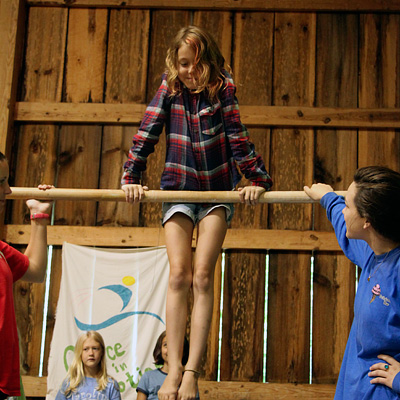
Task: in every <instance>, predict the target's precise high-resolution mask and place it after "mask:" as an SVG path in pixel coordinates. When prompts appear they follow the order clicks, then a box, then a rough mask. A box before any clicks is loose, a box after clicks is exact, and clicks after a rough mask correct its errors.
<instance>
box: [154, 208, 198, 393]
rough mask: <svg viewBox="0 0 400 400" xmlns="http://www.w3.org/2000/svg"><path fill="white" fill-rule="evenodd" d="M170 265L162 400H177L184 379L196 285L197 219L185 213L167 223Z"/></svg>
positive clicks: (176, 215)
mask: <svg viewBox="0 0 400 400" xmlns="http://www.w3.org/2000/svg"><path fill="white" fill-rule="evenodd" d="M164 228H165V242H166V245H167V254H168V260H169V264H170V274H169V282H168V292H167V310H166V320H167V346H168V368H169V369H168V375H167V377H166V378H165V381H164V383H163V385H162V386H161V388H160V390H159V392H158V398H159V399H160V400H175V399H176V398H177V393H178V387H179V385H180V384H181V381H182V369H183V368H182V353H183V341H184V336H185V331H186V321H187V296H188V293H189V289H190V286H191V284H192V279H193V276H192V235H193V222H192V220H191V219H190V218H189V217H187V216H186V215H184V214H182V213H176V214H174V215H173V216H172V217H171V218H170V219H169V220H168V221H167V222H166V223H165V225H164Z"/></svg>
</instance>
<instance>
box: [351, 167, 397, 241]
mask: <svg viewBox="0 0 400 400" xmlns="http://www.w3.org/2000/svg"><path fill="white" fill-rule="evenodd" d="M354 182H355V184H356V187H357V191H356V194H355V197H354V203H355V205H356V208H357V211H358V213H359V214H360V216H361V217H363V218H366V219H367V220H368V222H369V223H370V224H371V226H372V227H373V228H374V229H375V231H376V232H378V233H379V234H380V235H382V236H383V237H384V238H386V239H389V240H392V241H393V242H396V243H400V228H399V227H400V173H398V172H396V171H393V170H391V169H389V168H386V167H376V166H372V167H364V168H360V169H358V170H357V171H356V173H355V175H354Z"/></svg>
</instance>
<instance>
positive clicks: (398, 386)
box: [392, 372, 400, 393]
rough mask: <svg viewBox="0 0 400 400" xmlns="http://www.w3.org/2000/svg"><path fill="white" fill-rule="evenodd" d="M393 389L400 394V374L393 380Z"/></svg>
mask: <svg viewBox="0 0 400 400" xmlns="http://www.w3.org/2000/svg"><path fill="white" fill-rule="evenodd" d="M392 389H393V390H394V391H395V392H396V393H400V372H398V373H397V375H396V376H395V377H394V379H393V383H392Z"/></svg>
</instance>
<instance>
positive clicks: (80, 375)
mask: <svg viewBox="0 0 400 400" xmlns="http://www.w3.org/2000/svg"><path fill="white" fill-rule="evenodd" d="M90 338H91V339H93V340H95V341H96V342H97V343H98V344H99V345H100V347H101V349H102V355H101V359H100V364H99V372H98V375H97V378H96V380H97V388H96V390H98V391H102V390H104V389H105V388H106V387H107V384H108V381H109V377H108V375H107V366H106V353H105V346H104V340H103V337H102V336H101V335H100V333H98V332H96V331H87V332H85V333H83V334H82V335H80V336H79V337H78V340H77V341H76V344H75V352H74V359H73V361H72V363H71V365H70V367H69V369H68V375H67V379H68V387H67V389H66V391H65V395H66V396H67V397H68V396H69V395H71V394H72V392H76V390H77V388H78V386H79V385H80V384H81V383H82V381H83V380H84V379H85V371H84V369H83V362H82V351H83V343H84V342H85V340H86V339H90Z"/></svg>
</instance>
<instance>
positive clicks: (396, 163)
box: [358, 14, 400, 171]
mask: <svg viewBox="0 0 400 400" xmlns="http://www.w3.org/2000/svg"><path fill="white" fill-rule="evenodd" d="M399 48H400V15H399V14H362V15H360V85H359V96H360V100H359V106H360V107H399V106H400V79H399V76H400V54H399V53H400V51H399ZM358 152H359V167H365V166H367V165H384V166H387V167H389V168H393V169H395V170H397V171H399V170H400V132H399V131H395V130H392V129H386V130H383V131H382V130H381V131H373V130H368V131H365V130H360V132H359V148H358Z"/></svg>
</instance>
